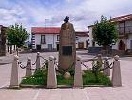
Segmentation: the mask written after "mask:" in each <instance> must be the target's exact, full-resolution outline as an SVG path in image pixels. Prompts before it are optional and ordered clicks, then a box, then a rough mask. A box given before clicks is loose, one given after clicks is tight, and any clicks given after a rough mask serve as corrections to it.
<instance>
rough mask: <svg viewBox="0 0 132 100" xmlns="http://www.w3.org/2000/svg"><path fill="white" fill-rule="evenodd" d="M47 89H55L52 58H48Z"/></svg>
mask: <svg viewBox="0 0 132 100" xmlns="http://www.w3.org/2000/svg"><path fill="white" fill-rule="evenodd" d="M47 88H57V79H56V70H55V66H54V57H53V56H50V57H49V65H48V75H47Z"/></svg>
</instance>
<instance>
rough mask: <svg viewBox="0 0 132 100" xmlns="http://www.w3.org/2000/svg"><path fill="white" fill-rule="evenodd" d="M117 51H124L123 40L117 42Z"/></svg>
mask: <svg viewBox="0 0 132 100" xmlns="http://www.w3.org/2000/svg"><path fill="white" fill-rule="evenodd" d="M119 50H125V43H124V41H123V40H120V42H119Z"/></svg>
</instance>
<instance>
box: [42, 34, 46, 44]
mask: <svg viewBox="0 0 132 100" xmlns="http://www.w3.org/2000/svg"><path fill="white" fill-rule="evenodd" d="M41 44H46V42H45V35H41Z"/></svg>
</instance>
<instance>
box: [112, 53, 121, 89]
mask: <svg viewBox="0 0 132 100" xmlns="http://www.w3.org/2000/svg"><path fill="white" fill-rule="evenodd" d="M114 59H115V61H114V63H113V71H112V85H113V86H115V87H119V86H122V78H121V69H120V61H119V56H118V55H116V56H114Z"/></svg>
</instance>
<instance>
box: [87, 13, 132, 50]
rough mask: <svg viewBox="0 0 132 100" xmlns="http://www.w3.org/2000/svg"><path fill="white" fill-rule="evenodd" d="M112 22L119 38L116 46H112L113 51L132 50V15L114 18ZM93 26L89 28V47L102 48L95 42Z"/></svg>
mask: <svg viewBox="0 0 132 100" xmlns="http://www.w3.org/2000/svg"><path fill="white" fill-rule="evenodd" d="M111 22H113V23H115V25H116V28H117V31H118V34H119V38H118V41H117V43H116V44H115V45H112V49H115V50H121V51H126V50H132V14H129V15H125V16H120V17H116V18H112V19H111ZM92 28H93V25H90V26H88V30H89V47H91V48H92V47H96V48H100V46H99V45H97V44H96V42H95V41H93V36H92Z"/></svg>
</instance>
